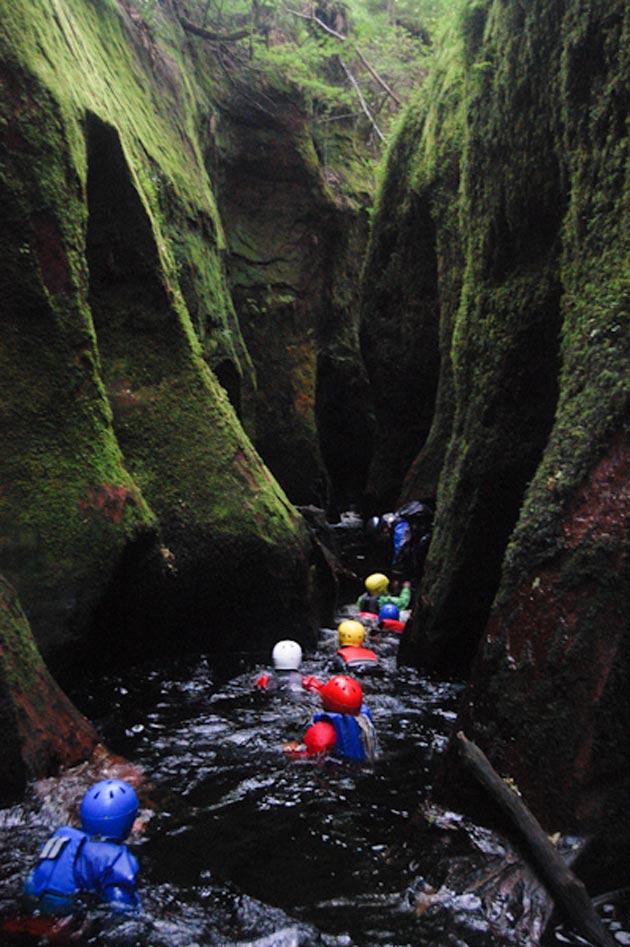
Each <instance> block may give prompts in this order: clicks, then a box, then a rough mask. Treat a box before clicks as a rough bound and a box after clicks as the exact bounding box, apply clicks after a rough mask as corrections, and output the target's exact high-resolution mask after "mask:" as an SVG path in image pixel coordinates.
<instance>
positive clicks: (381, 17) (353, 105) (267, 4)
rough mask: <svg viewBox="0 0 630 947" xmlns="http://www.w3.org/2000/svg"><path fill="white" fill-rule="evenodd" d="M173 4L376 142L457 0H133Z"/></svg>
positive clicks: (146, 6)
mask: <svg viewBox="0 0 630 947" xmlns="http://www.w3.org/2000/svg"><path fill="white" fill-rule="evenodd" d="M132 3H133V5H134V6H135V7H136V9H138V10H139V11H140V12H141V13H142V16H143V17H144V18H145V20H146V21H147V22H148V23H156V22H157V21H158V18H159V12H160V8H161V7H166V6H168V7H171V9H172V10H173V11H174V12H175V14H176V16H177V17H178V19H179V21H180V23H181V24H182V26H183V27H184V29H186V30H187V31H188V32H189V33H191V34H192V35H195V36H197V37H199V38H200V40H201V41H204V40H205V41H206V42H207V43H209V44H214V45H215V46H216V45H217V44H230V48H231V56H232V57H235V56H236V57H239V56H240V57H242V58H243V59H247V60H248V62H249V64H250V67H252V66H253V67H254V68H257V69H259V70H260V71H261V72H263V73H265V72H266V73H268V74H269V73H271V74H274V75H276V76H278V75H280V76H282V77H283V79H284V80H285V81H287V82H290V83H292V84H293V85H295V86H297V87H298V88H299V89H300V91H301V93H302V94H303V96H304V98H305V99H306V101H307V103H308V104H309V106H310V108H311V109H312V112H313V117H314V119H315V120H316V121H321V122H332V121H339V120H348V119H350V120H353V119H354V120H355V122H356V126H357V130H358V131H359V132H360V134H361V135H362V136H363V137H364V139H366V140H367V141H368V142H369V143H370V144H373V145H374V146H375V148H376V150H378V146H379V145H380V143H382V142H383V141H385V140H386V138H387V134H388V130H389V128H390V126H391V123H392V121H393V119H394V117H395V116H396V114H397V112H398V111H399V109H400V107H401V106H402V105H403V104H404V103H405V102H406V101H408V99H409V98H410V96H411V95H412V93H413V91H414V90H415V89H416V88H417V87H418V86H419V85H420V84H421V83H422V82H423V80H424V78H425V76H426V74H427V71H428V69H429V65H430V60H431V54H432V49H433V40H434V35H435V33H436V31H437V30H439V28H440V24H441V23H442V22H443V21H444V19H445V18H448V15H449V14H450V13H452V11H453V10H454V8H455V7H456V6H459V0H311V2H304V0H132Z"/></svg>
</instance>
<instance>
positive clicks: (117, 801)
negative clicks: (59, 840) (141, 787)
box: [81, 779, 138, 839]
mask: <svg viewBox="0 0 630 947" xmlns="http://www.w3.org/2000/svg"><path fill="white" fill-rule="evenodd" d="M137 814H138V797H137V796H136V791H135V789H134V788H133V786H130V785H129V783H126V782H125V781H124V780H122V779H103V780H101V782H100V783H94V785H93V786H90V788H89V789H88V791H87V792H86V794H85V795H84V797H83V799H82V801H81V825H82V826H83V831H84V832H87V833H88V835H104V836H106V837H107V838H117V839H124V838H126V837H127V836H128V835H129V832H130V831H131V826H132V825H133V823H134V821H135V818H136V816H137Z"/></svg>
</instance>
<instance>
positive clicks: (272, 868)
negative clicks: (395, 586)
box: [0, 630, 621, 947]
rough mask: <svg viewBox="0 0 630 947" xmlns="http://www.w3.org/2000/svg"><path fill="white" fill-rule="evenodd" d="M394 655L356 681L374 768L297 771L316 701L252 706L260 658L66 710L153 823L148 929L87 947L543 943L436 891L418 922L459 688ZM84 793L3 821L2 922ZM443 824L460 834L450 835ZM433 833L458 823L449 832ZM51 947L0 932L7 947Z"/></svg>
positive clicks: (135, 679) (94, 689)
mask: <svg viewBox="0 0 630 947" xmlns="http://www.w3.org/2000/svg"><path fill="white" fill-rule="evenodd" d="M331 637H332V635H331V633H330V632H328V633H327V632H326V631H325V630H323V631H322V639H321V646H320V648H319V649H318V651H317V653H315V654H312V655H307V656H306V660H305V662H304V665H303V670H304V672H305V673H315V674H317V675H318V676H320V677H323V678H325V677H326V675H327V673H328V671H327V664H328V661H329V659H330V655H331V654H332V651H333V650H334V649H331V648H330V646H329V645H330V640H331ZM396 646H397V641H396V639H395V638H392V639H388V640H386V641H384V642H383V641H382V642H380V643H379V644H378V645H377V646H376V647H378V648H380V650H381V652H382V654H383V657H382V663H383V673H382V674H381V675H380V676H378V677H374V678H372V679H367V678H362V684H363V686H364V691H365V695H366V701H367V703H368V705H369V707H370V709H371V711H372V714H373V717H374V721H375V724H376V728H377V732H378V737H379V744H380V757H379V759H378V761H377V762H376V763H375V765H374V766H373V767H362V766H359V765H357V764H351V763H348V762H342V761H335V760H327V761H321V760H320V761H314V760H292V759H290V758H288V757H287V756H286V755H285V754H284V753H283V752H282V745H283V743H284V742H285V741H287V740H299V739H300V737H301V735H302V734H303V733H304V730H305V729H306V727H307V726H308V723H309V721H310V718H311V715H312V713H313V711H314V710H315V709H317V707H318V699H317V698H316V697H315V696H314V695H311V694H307V693H306V692H305V693H304V695H303V696H300V697H299V698H297V699H294V700H291V699H289V698H287V697H283V696H281V695H265V694H260V693H258V692H255V691H254V690H253V689H252V682H253V680H254V679H255V678H256V676H257V674H258V672H259V671H260V669H261V665H258V666H257V665H256V662H255V661H254V660H253V656H251V655H234V656H233V658H232V662H233V666H232V667H231V668H230V667H228V668H226V667H225V666H224V667H222V668H221V669H217V668H213V667H212V665H211V664H210V662H209V660H208V658H207V657H205V656H203V655H201V656H199V655H197V656H193V657H188V658H186V659H181V660H177V661H169V662H162V663H161V664H149V665H146V666H141V667H135V668H130V669H129V670H128V671H127V672H126V673H125V674H123V675H119V676H116V677H110V678H103V679H100V680H98V681H92V682H89V684H88V685H87V686H86V688H85V689H84V690H83V691H82V692H81V693H78V694H76V695H74V696H75V699H76V700H77V701H78V702H79V703H80V705H81V707H82V709H83V710H84V711H85V712H86V713H87V714H88V715H89V716H90V718H91V719H93V720H94V721H95V722H96V723H97V725H98V727H99V730H100V732H101V733H103V735H104V738H105V740H106V742H107V744H108V745H109V746H110V747H111V748H113V749H115V750H116V751H117V752H119V753H121V754H123V755H124V756H125V757H127V758H128V759H130V760H133V761H134V762H136V763H139V764H140V765H141V766H142V767H143V768H144V770H145V771H146V773H147V775H148V777H149V780H150V786H149V788H148V798H147V813H146V814H147V815H150V816H151V817H150V819H149V821H148V822H147V825H146V828H145V831H144V833H143V834H142V836H141V837H139V838H138V839H136V840H135V841H134V842H133V848H134V851H135V853H136V855H137V857H138V859H139V861H140V865H141V876H140V893H141V896H142V899H143V911H142V913H141V914H139V915H137V916H133V917H127V916H119V917H117V916H112V915H111V913H110V912H109V911H107V909H105V908H102V907H101V908H90V909H89V910H88V911H87V914H86V929H85V931H84V932H83V933H82V934H81V935H80V938H79V940H78V942H79V943H82V944H120V945H136V944H139V945H149V947H179V945H181V947H195V945H198V947H204V945H225V947H236V945H246V944H252V945H259V947H298V945H330V947H333V945H338V947H352V945H374V947H377V945H387V947H407V945H414V947H417V945H425V944H426V945H429V944H433V945H455V947H458V945H459V947H492V945H497V944H506V945H508V944H514V945H517V944H520V945H526V944H528V943H533V942H532V941H529V942H528V941H527V940H523V939H522V937H521V936H520V935H519V934H518V933H517V932H516V931H515V932H514V933H513V934H512V933H510V931H509V929H508V930H506V929H505V924H503V925H500V924H497V923H496V922H493V919H492V917H491V916H490V915H489V913H488V910H487V906H486V908H485V909H484V907H483V905H482V901H481V898H480V896H479V895H478V894H475V892H474V891H473V890H470V889H469V890H465V891H460V892H459V893H458V892H457V891H456V890H450V889H449V888H448V886H447V885H446V884H443V885H442V888H441V889H440V890H441V897H440V898H439V899H437V898H436V899H434V900H431V901H430V902H427V903H429V905H430V906H429V908H428V909H427V910H423V911H421V912H420V911H419V910H418V909H417V905H418V903H419V902H418V898H419V896H421V895H422V893H423V892H425V891H427V890H430V891H435V889H436V888H437V887H438V885H439V884H440V883H441V882H443V881H444V878H445V877H446V873H445V870H442V874H441V877H440V873H439V872H438V877H437V881H436V873H435V865H436V863H437V861H438V860H439V859H440V858H441V859H444V857H445V854H444V843H443V841H440V842H439V843H436V842H435V841H434V839H433V838H432V837H431V835H430V833H429V832H428V831H427V825H426V821H424V820H418V819H417V818H415V815H414V814H415V813H416V811H417V809H418V807H419V806H420V805H421V804H422V803H423V802H424V800H425V798H426V795H427V790H428V787H429V785H430V781H431V774H432V772H433V768H434V764H435V761H436V759H437V758H438V757H439V755H440V753H441V752H442V751H443V749H444V746H445V743H446V740H447V738H448V735H449V732H450V728H451V726H452V723H453V720H454V718H455V708H456V705H457V698H458V694H459V693H460V691H461V686H460V685H458V684H454V683H444V682H435V681H433V682H432V681H429V680H426V679H424V678H422V677H420V676H419V675H418V674H417V673H416V672H414V671H411V670H409V669H397V668H396V660H395V653H396ZM230 672H231V676H228V677H227V679H226V673H227V674H228V675H229V674H230ZM81 780H83V781H85V774H81V770H80V769H79V770H78V771H77V773H76V774H75V773H73V774H67V775H66V776H63V777H61V778H59V779H55V780H48V781H45V782H42V783H40V784H38V785H37V786H35V787H33V791H32V793H29V796H28V798H27V799H26V800H25V801H24V802H23V804H21V805H18V806H14V807H12V808H10V809H5V810H0V847H1V849H2V866H1V870H0V914H2V915H3V916H5V917H6V916H9V915H11V914H12V913H13V912H14V911H15V910H16V906H17V905H18V903H19V892H20V889H21V884H22V880H23V877H24V875H25V873H26V871H27V870H28V868H29V867H30V865H31V864H32V862H33V859H34V857H35V855H36V853H37V851H38V850H39V847H40V845H41V843H42V841H43V840H44V839H45V838H46V836H47V834H48V833H49V832H50V831H51V830H52V829H53V828H55V827H56V826H57V825H58V824H60V823H62V822H64V821H66V819H67V813H68V807H69V804H70V802H71V801H72V800H73V799H76V798H79V797H80V795H81V793H82V791H83V788H84V786H83V785H82V783H81ZM451 815H452V826H451V828H452V827H453V826H455V827H457V826H458V817H457V816H456V814H451ZM441 818H442V819H443V821H448V819H449V814H445V813H442V814H441ZM446 834H447V835H449V837H456V836H457V832H453V831H451V832H450V833H446ZM474 835H475V840H476V842H475V844H476V845H478V849H479V852H485V853H486V855H487V854H488V853H489V854H490V856H491V857H492V858H495V859H499V860H501V859H504V857H505V851H504V850H503V849H502V847H501V842H500V840H497V839H496V838H495V837H494V836H493V835H492V834H491V833H490V832H488V831H487V830H484V829H482V828H481V827H476V828H475V830H474ZM436 844H439V845H440V846H441V850H440V852H439V853H438V851H437V849H436V848H435V847H434V845H436ZM447 855H448V859H449V862H450V863H451V864H453V863H454V861H455V860H456V859H457V858H460V859H462V858H463V856H462V854H461V852H458V850H457V848H456V847H454V848H451V849H450V851H449V852H447ZM429 880H430V885H429ZM508 926H509V925H508ZM560 933H561V932H560ZM49 942H50V941H49V940H47V939H46V938H45V937H43V938H42V937H40V938H39V939H38V938H37V937H30V938H28V939H24V938H18V937H17V936H16V935H9V934H7V933H6V932H5V934H4V935H3V934H2V933H1V932H0V943H2V944H4V943H6V944H15V943H30V944H33V943H39V944H45V943H49ZM52 942H54V940H53V941H52ZM61 942H75V943H76V942H77V941H68V940H67V939H66V940H64V939H62V940H61ZM620 942H621V941H620Z"/></svg>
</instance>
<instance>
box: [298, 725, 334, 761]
mask: <svg viewBox="0 0 630 947" xmlns="http://www.w3.org/2000/svg"><path fill="white" fill-rule="evenodd" d="M336 742H337V735H336V734H335V728H334V727H333V725H332V723H327V722H326V721H325V720H319V721H318V722H317V723H314V724H312V726H310V727H309V728H308V730H307V731H306V733H305V734H304V746H305V747H306V751H307V753H308V755H309V756H315V755H316V754H317V753H325V752H326V751H327V750H332V749H333V747H334V745H335V743H336Z"/></svg>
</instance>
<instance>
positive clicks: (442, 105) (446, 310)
mask: <svg viewBox="0 0 630 947" xmlns="http://www.w3.org/2000/svg"><path fill="white" fill-rule="evenodd" d="M448 42H449V46H448V52H445V54H444V56H443V57H442V59H440V60H437V61H436V63H435V64H434V66H433V69H432V72H431V75H430V77H429V79H428V80H427V82H426V84H425V85H424V86H423V88H422V89H421V90H420V92H419V94H418V97H417V100H416V101H415V102H414V103H413V105H412V106H410V107H409V108H408V109H407V110H406V111H405V113H404V116H403V118H402V120H401V123H400V126H399V128H398V130H397V133H396V135H395V137H394V139H393V141H392V144H391V145H390V148H389V150H388V154H387V156H386V161H385V165H384V169H383V177H382V180H381V183H380V187H379V191H378V196H377V202H376V209H375V215H374V224H373V227H372V231H371V234H370V242H369V247H368V253H367V257H366V263H365V267H364V275H363V283H362V306H361V345H362V351H363V356H364V359H365V362H366V365H367V368H368V373H369V377H370V382H371V385H372V387H373V397H374V402H375V412H376V419H377V426H376V437H375V450H374V455H373V459H372V463H371V467H370V474H369V480H368V484H367V489H366V494H367V498H366V504H367V506H368V508H371V509H373V510H375V511H382V510H384V509H393V508H395V507H396V505H397V504H399V503H403V502H405V501H407V500H410V499H434V498H435V494H436V491H437V483H438V478H439V475H440V470H441V468H442V464H443V460H444V454H445V451H446V445H447V443H448V439H449V435H450V429H451V424H452V415H453V391H452V388H453V382H452V368H451V360H450V348H451V337H452V332H453V323H454V319H455V314H456V312H457V308H458V305H459V298H460V290H461V284H462V266H463V263H462V259H463V257H462V233H461V230H460V221H459V202H458V189H459V178H460V160H461V150H462V143H463V134H462V107H463V84H464V83H463V74H462V66H461V42H459V41H458V38H457V37H453V36H451V37H449V41H448Z"/></svg>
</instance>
